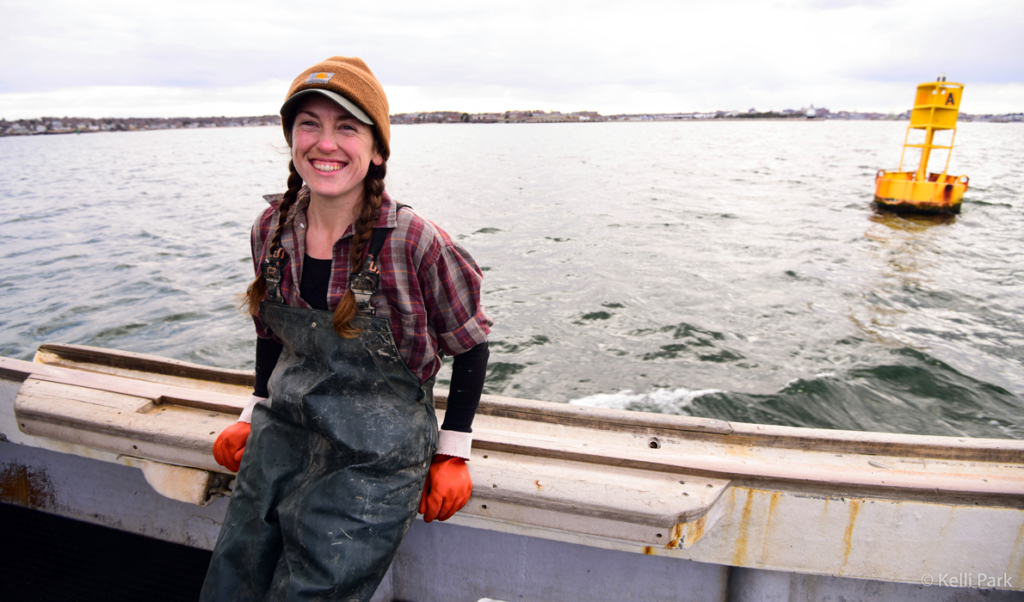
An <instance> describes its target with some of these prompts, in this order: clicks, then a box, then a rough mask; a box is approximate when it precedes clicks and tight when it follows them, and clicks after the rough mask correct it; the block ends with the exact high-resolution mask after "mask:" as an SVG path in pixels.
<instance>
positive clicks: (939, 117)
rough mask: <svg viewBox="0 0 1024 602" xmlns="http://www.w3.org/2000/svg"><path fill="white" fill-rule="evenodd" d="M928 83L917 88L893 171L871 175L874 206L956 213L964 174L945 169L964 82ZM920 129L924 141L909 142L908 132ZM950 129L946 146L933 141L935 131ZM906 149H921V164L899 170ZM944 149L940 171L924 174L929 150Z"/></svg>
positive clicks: (963, 185) (911, 210)
mask: <svg viewBox="0 0 1024 602" xmlns="http://www.w3.org/2000/svg"><path fill="white" fill-rule="evenodd" d="M945 79H946V78H945V77H940V78H939V81H934V82H928V83H926V84H921V85H919V86H918V87H917V96H916V97H915V98H914V109H913V110H912V111H911V112H910V125H909V126H907V135H906V137H905V138H904V139H903V154H902V155H900V166H899V168H898V169H897V170H896V171H894V172H893V171H885V170H879V171H878V173H877V174H875V206H876V207H879V208H880V209H887V210H891V211H898V212H907V213H960V202H961V200H963V197H964V193H965V192H967V182H968V181H969V178H968V177H967V176H954V175H949V174H948V173H946V172H947V171H948V170H949V158H950V157H951V156H952V155H953V140H954V139H955V138H956V119H957V116H958V115H959V114H960V96H961V95H962V94H963V91H964V85H963V84H955V83H953V82H947V81H944V80H945ZM911 130H924V132H925V134H924V143H922V144H910V142H909V141H910V131H911ZM941 130H952V136H951V137H950V140H949V145H948V146H947V145H941V144H934V137H935V132H937V131H941ZM908 148H919V149H921V163H920V165H918V167H917V170H916V171H903V159H904V158H905V157H906V155H907V149H908ZM934 148H938V149H945V150H947V151H948V154H947V155H946V166H945V167H944V168H943V169H942V173H928V159H929V158H930V157H931V152H932V149H934Z"/></svg>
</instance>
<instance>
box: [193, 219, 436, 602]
mask: <svg viewBox="0 0 1024 602" xmlns="http://www.w3.org/2000/svg"><path fill="white" fill-rule="evenodd" d="M387 233H388V230H386V229H377V230H375V231H374V236H373V239H372V242H371V244H370V250H369V253H368V254H367V258H366V262H365V263H364V265H363V269H362V270H361V271H360V272H359V273H358V274H356V275H355V276H354V277H353V278H352V280H351V283H350V287H351V288H352V290H353V292H354V293H355V294H356V299H357V304H358V306H359V312H358V314H357V315H356V317H355V319H354V320H353V326H355V327H358V328H360V329H362V334H361V335H360V336H359V337H357V338H354V339H346V338H342V337H340V336H338V334H337V333H335V331H334V328H333V327H332V319H333V315H332V313H331V312H326V311H318V310H313V309H303V308H298V307H290V306H288V305H284V304H283V301H284V300H283V299H282V298H281V294H280V269H281V268H282V267H283V262H284V260H285V254H284V252H283V250H282V249H276V250H275V251H276V252H274V251H272V253H271V255H272V257H271V259H270V260H268V264H265V266H264V274H265V277H266V278H267V281H268V296H267V301H264V302H263V303H262V304H261V305H260V317H261V318H262V319H263V321H264V322H265V323H266V324H267V326H269V327H270V328H271V329H272V330H273V332H274V334H275V335H276V336H277V338H279V339H280V340H281V342H282V343H283V344H284V350H283V351H282V352H281V357H280V359H279V360H278V363H277V367H276V368H275V369H274V372H273V375H272V376H271V378H270V383H269V387H268V388H269V391H270V398H269V399H268V400H267V401H266V402H261V403H260V404H259V405H257V406H256V407H255V410H254V411H253V416H252V431H251V434H250V435H249V440H248V442H247V444H246V447H245V454H244V455H243V457H242V463H241V467H240V468H239V471H238V477H237V479H236V481H235V487H234V490H233V491H232V493H231V503H230V504H229V506H228V511H227V515H226V517H225V519H224V524H223V526H222V527H221V531H220V536H219V538H218V539H217V545H216V547H215V549H214V551H213V559H212V560H211V562H210V568H209V571H208V573H207V576H206V582H205V583H204V585H203V592H202V597H201V599H202V600H204V601H213V600H218V601H219V600H238V601H242V600H246V601H248V600H254V601H255V600H353V601H354V600H360V601H363V600H369V599H370V597H371V596H372V595H373V593H374V591H375V590H376V589H377V586H378V585H379V584H380V582H381V580H382V579H383V578H384V574H385V572H386V571H387V569H388V566H390V564H391V561H392V559H393V558H394V555H395V552H396V550H397V548H398V544H399V543H401V541H402V538H403V537H405V534H406V532H407V531H408V529H409V526H410V525H411V524H412V521H413V519H414V518H415V517H416V511H417V509H418V507H419V501H420V494H421V492H422V490H423V483H424V481H425V479H426V476H427V471H428V469H429V467H430V461H431V458H432V457H433V454H434V450H435V448H436V447H437V419H436V417H435V416H434V397H433V379H430V380H428V381H427V382H426V383H423V384H422V385H421V384H420V382H419V378H417V377H416V376H415V375H414V374H413V373H412V371H411V370H410V369H409V368H408V366H406V364H405V362H404V361H403V360H402V358H401V356H400V355H399V354H398V348H397V346H396V345H395V340H394V337H393V336H392V333H391V325H390V323H389V321H388V319H387V318H386V317H380V316H375V315H373V306H372V305H371V304H370V302H369V299H370V295H371V294H372V293H373V292H374V291H376V289H377V287H378V286H379V272H378V271H377V267H376V264H375V259H374V258H375V257H376V256H377V255H378V254H379V252H380V249H381V247H382V246H383V243H384V238H385V236H386V235H387ZM275 269H276V270H277V271H276V272H275ZM275 301H276V302H275Z"/></svg>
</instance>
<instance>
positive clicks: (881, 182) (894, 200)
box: [874, 171, 969, 215]
mask: <svg viewBox="0 0 1024 602" xmlns="http://www.w3.org/2000/svg"><path fill="white" fill-rule="evenodd" d="M916 176H917V174H916V173H915V172H912V171H897V172H885V171H879V172H878V174H877V175H876V176H875V202H874V204H875V206H876V207H878V208H879V209H884V210H886V211H895V212H899V213H923V214H931V215H934V214H941V213H960V204H961V201H962V200H963V197H964V193H965V192H967V182H968V181H969V178H968V177H967V176H951V175H946V174H937V173H931V174H928V179H927V180H926V181H918V180H917V178H916Z"/></svg>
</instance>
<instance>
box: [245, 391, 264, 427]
mask: <svg viewBox="0 0 1024 602" xmlns="http://www.w3.org/2000/svg"><path fill="white" fill-rule="evenodd" d="M264 399H266V397H256V396H255V395H253V396H252V397H250V398H249V403H247V404H245V408H244V409H243V410H242V415H241V416H239V417H238V421H239V422H252V409H253V408H255V407H256V404H257V403H259V402H261V401H263V400H264Z"/></svg>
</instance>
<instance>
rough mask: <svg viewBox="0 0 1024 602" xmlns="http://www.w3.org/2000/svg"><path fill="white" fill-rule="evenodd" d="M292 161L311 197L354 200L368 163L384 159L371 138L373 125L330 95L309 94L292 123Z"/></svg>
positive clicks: (354, 201)
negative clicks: (336, 102) (343, 106)
mask: <svg viewBox="0 0 1024 602" xmlns="http://www.w3.org/2000/svg"><path fill="white" fill-rule="evenodd" d="M292 161H293V162H294V163H295V169H296V170H297V171H298V172H299V175H300V176H302V179H303V181H305V183H306V185H307V186H309V189H310V192H312V194H313V196H314V197H320V200H322V201H329V202H351V203H356V202H358V201H359V199H360V198H361V196H362V193H363V180H364V179H365V178H366V171H367V170H368V169H369V168H370V163H373V164H374V165H380V164H381V163H383V162H384V159H383V158H382V157H381V155H380V153H378V152H377V149H376V148H375V145H374V142H373V126H369V125H366V124H365V123H363V122H361V121H359V120H358V119H356V118H355V117H353V116H352V114H351V113H349V112H348V111H346V110H345V109H344V108H342V107H341V106H339V105H337V104H335V103H334V101H332V100H331V99H329V98H327V97H326V96H323V95H320V94H309V95H307V97H306V99H305V100H304V101H303V102H302V104H300V105H299V108H298V110H297V111H296V113H295V123H294V124H293V125H292Z"/></svg>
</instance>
